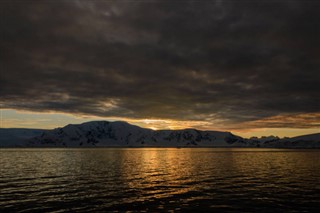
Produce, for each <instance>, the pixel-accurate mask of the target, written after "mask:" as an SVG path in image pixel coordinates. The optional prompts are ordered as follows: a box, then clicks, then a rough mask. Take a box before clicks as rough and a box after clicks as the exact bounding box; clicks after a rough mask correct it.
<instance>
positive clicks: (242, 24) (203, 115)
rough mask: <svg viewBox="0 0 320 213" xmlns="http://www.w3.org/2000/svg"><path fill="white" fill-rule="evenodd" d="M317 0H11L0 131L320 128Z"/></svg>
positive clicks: (251, 132)
mask: <svg viewBox="0 0 320 213" xmlns="http://www.w3.org/2000/svg"><path fill="white" fill-rule="evenodd" d="M319 10H320V2H319V1H317V0H277V1H276V0H268V1H267V0H259V1H254V0H243V1H238V0H210V1H206V0H201V1H200V0H198V1H197V0H191V1H188V0H184V1H183V0H170V1H169V0H168V1H167V0H159V1H152V0H149V1H147V0H137V1H133V0H130V1H129V0H128V1H126V0H123V1H107V0H105V1H104V0H90V1H87V0H42V1H33V0H1V2H0V11H1V12H0V16H1V17H0V18H1V19H0V37H1V40H0V53H1V57H0V72H1V73H0V74H1V75H0V107H1V127H2V128H9V127H24V128H42V129H44V128H55V127H58V126H64V125H66V124H69V123H82V122H85V121H90V120H111V121H114V120H123V121H127V122H130V123H132V124H136V125H139V126H143V127H149V128H153V129H183V128H197V129H200V130H221V131H231V132H233V133H235V134H238V135H241V136H246V137H248V136H262V135H278V136H295V135H301V134H310V133H317V132H320V95H319V91H320V24H319V20H320V13H319Z"/></svg>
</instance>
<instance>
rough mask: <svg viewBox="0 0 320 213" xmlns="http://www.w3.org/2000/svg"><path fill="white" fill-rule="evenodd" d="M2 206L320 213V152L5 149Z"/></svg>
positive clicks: (16, 209)
mask: <svg viewBox="0 0 320 213" xmlns="http://www.w3.org/2000/svg"><path fill="white" fill-rule="evenodd" d="M0 160H1V162H0V163H1V164H0V212H7V211H13V212H48V211H49V212H70V211H72V212H99V211H100V212H105V211H147V212H149V211H151V212H161V211H168V210H172V211H176V212H179V211H183V212H185V211H192V212H195V211H196V212H199V211H206V212H207V211H226V212H257V211H259V212H270V211H272V212H319V210H320V150H285V149H245V148H239V149H238V148H237V149H233V148H221V149H220V148H194V149H189V148H182V149H176V148H168V149H167V148H131V149H130V148H106V149H0Z"/></svg>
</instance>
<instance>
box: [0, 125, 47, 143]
mask: <svg viewBox="0 0 320 213" xmlns="http://www.w3.org/2000/svg"><path fill="white" fill-rule="evenodd" d="M47 131H48V130H42V129H19V128H12V129H0V147H12V146H13V147H19V146H22V147H24V146H26V144H27V141H28V140H29V139H30V138H33V137H36V136H39V135H41V134H43V133H45V132H47Z"/></svg>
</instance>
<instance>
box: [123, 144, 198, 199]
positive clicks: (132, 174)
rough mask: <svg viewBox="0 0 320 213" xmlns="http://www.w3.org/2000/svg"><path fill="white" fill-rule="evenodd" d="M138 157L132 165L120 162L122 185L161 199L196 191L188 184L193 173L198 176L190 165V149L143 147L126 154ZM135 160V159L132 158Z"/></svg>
mask: <svg viewBox="0 0 320 213" xmlns="http://www.w3.org/2000/svg"><path fill="white" fill-rule="evenodd" d="M130 152H131V153H134V154H136V155H137V154H138V155H140V157H139V161H138V162H135V165H134V166H133V165H128V164H127V162H126V161H123V165H122V167H123V170H122V171H123V173H122V178H124V181H123V182H124V183H127V184H128V186H129V187H130V188H134V189H146V188H147V189H148V191H146V193H147V194H146V195H145V196H147V197H148V196H149V197H150V198H162V197H168V196H169V195H174V194H182V193H186V192H188V191H190V190H191V191H192V190H195V189H196V185H195V184H190V185H188V187H184V185H185V184H188V183H191V182H193V181H196V180H193V179H192V178H191V177H193V174H198V171H197V168H196V167H194V165H193V164H192V163H191V162H192V161H190V160H192V150H191V149H176V148H144V149H138V150H134V149H130V150H128V154H130ZM135 158H136V157H135Z"/></svg>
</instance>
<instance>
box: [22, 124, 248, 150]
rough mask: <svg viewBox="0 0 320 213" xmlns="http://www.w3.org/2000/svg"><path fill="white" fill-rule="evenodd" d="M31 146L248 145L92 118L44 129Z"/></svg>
mask: <svg viewBox="0 0 320 213" xmlns="http://www.w3.org/2000/svg"><path fill="white" fill-rule="evenodd" d="M28 145H30V146H50V147H51V146H53V147H55V146H66V147H94V146H96V147H110V146H118V147H119V146H129V147H146V146H148V147H150V146H152V147H185V146H217V147H218V146H248V143H247V142H245V141H244V140H243V138H241V137H238V136H235V135H232V134H231V133H229V132H216V131H198V130H195V129H185V130H159V131H155V130H151V129H145V128H141V127H138V126H134V125H131V124H128V123H126V122H121V121H116V122H108V121H93V122H87V123H83V124H76V125H73V124H70V125H67V126H65V127H63V128H57V129H54V130H52V131H48V132H45V133H43V134H41V135H40V136H37V137H34V138H32V139H30V140H29V141H28Z"/></svg>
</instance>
